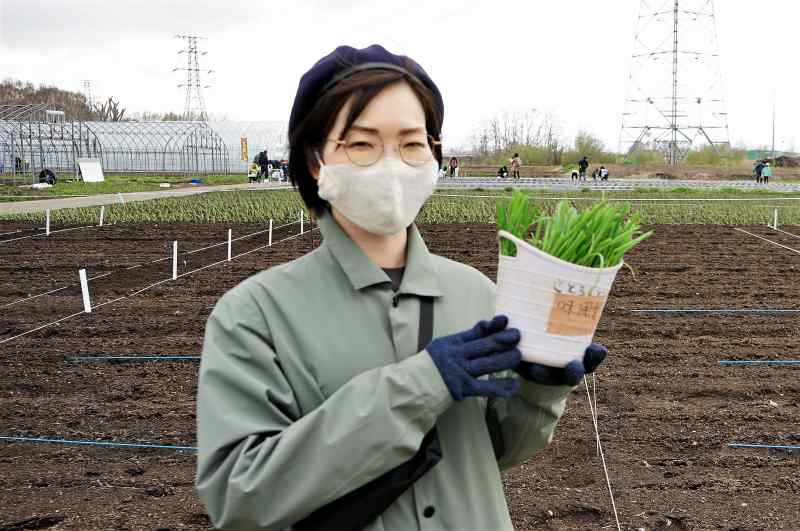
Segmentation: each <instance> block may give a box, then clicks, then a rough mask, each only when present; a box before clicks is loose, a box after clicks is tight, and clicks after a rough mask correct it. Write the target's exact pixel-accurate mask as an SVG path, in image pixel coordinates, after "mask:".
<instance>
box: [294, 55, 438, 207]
mask: <svg viewBox="0 0 800 531" xmlns="http://www.w3.org/2000/svg"><path fill="white" fill-rule="evenodd" d="M401 82H406V83H408V85H409V86H410V87H411V90H412V91H414V94H416V96H417V98H418V99H419V102H420V104H421V105H422V109H423V111H424V112H425V128H426V130H427V132H428V134H429V135H431V136H433V137H434V138H435V139H437V140H439V139H440V137H441V132H442V115H441V112H439V110H438V107H437V105H436V99H435V97H434V95H433V92H431V90H430V89H429V88H428V87H426V86H425V85H423V84H422V82H421V81H419V79H417V78H416V76H414V75H412V74H410V73H405V74H404V73H401V72H397V71H394V70H378V69H376V70H365V71H363V72H359V73H357V74H353V75H352V76H350V77H348V78H346V79H344V80H342V81H341V82H339V83H338V84H337V85H334V86H333V88H331V89H330V90H329V91H327V92H326V93H325V94H324V95H323V96H322V97H321V98H320V99H319V101H318V102H317V104H316V105H315V106H314V108H313V110H312V111H311V112H310V113H309V114H308V116H306V117H305V119H303V121H302V122H300V123H299V124H298V125H297V127H296V128H295V129H294V130H293V131H289V180H290V181H291V183H292V185H294V187H295V188H297V190H298V191H299V192H300V197H302V198H303V202H305V204H306V206H308V208H309V209H311V210H312V211H314V212H315V213H316V214H321V213H322V212H323V211H324V210H325V209H326V208H327V207H328V202H327V201H325V200H324V199H322V198H321V197H320V196H319V194H318V188H317V181H316V180H315V179H314V176H313V175H311V169H312V168H314V169H319V163H318V162H317V159H316V158H315V156H314V152H315V150H319V149H320V148H321V147H322V145H323V144H324V142H325V139H326V138H327V136H328V135H329V134H330V131H331V129H333V126H334V124H335V123H336V117H337V116H338V115H339V111H341V110H342V108H343V107H344V106H345V104H346V103H347V102H348V101H349V100H350V99H351V98H352V102H353V103H352V106H351V107H350V111H349V113H348V115H347V118H346V119H345V124H344V129H343V130H342V134H341V136H340V138H341V137H344V135H345V134H347V132H348V131H349V130H350V128H351V127H352V125H353V123H354V122H355V121H356V119H358V117H359V116H360V115H361V113H362V112H364V109H365V108H366V107H367V105H368V104H369V102H370V101H372V99H373V98H375V96H377V95H378V94H379V93H380V92H381V91H382V90H383V89H385V88H387V87H389V86H391V85H394V84H395V83H401ZM433 154H434V157H435V158H436V160H437V161H438V162H439V164H440V165H441V163H442V148H441V145H439V144H436V145H435V146H433Z"/></svg>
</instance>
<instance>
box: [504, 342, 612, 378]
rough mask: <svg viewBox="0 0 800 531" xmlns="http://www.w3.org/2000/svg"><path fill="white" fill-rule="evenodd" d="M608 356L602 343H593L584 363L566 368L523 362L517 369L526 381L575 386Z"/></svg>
mask: <svg viewBox="0 0 800 531" xmlns="http://www.w3.org/2000/svg"><path fill="white" fill-rule="evenodd" d="M606 356H608V349H606V347H604V346H603V345H601V344H600V343H592V344H591V345H589V347H588V348H587V349H586V352H584V354H583V363H581V362H580V361H578V360H574V361H571V362H569V364H568V365H567V366H566V367H548V366H546V365H540V364H539V363H529V362H527V361H522V362H520V364H519V366H518V367H517V373H519V375H520V376H522V377H523V378H525V379H526V380H530V381H532V382H536V383H540V384H543V385H569V386H575V385H578V383H579V382H580V381H581V380H582V379H583V375H584V374H591V373H593V372H594V371H595V369H597V367H599V366H600V364H601V363H603V360H604V359H606Z"/></svg>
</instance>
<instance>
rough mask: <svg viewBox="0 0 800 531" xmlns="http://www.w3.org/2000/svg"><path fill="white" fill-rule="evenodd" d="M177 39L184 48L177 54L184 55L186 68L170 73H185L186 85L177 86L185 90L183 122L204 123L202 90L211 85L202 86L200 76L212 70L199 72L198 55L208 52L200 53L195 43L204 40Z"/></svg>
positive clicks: (175, 69)
mask: <svg viewBox="0 0 800 531" xmlns="http://www.w3.org/2000/svg"><path fill="white" fill-rule="evenodd" d="M175 37H176V38H178V39H183V40H184V42H185V45H186V47H185V48H184V49H182V50H181V51H179V52H178V55H180V54H183V53H185V54H186V67H185V68H182V67H178V68H174V69H173V70H172V71H173V72H177V71H179V70H180V71H185V72H186V83H181V84H180V85H178V87H179V88H185V89H186V101H185V104H184V110H183V119H184V120H199V121H206V120H207V119H208V115H207V114H206V104H205V101H204V100H203V89H204V88H209V87H210V86H211V85H203V82H202V81H201V78H200V74H210V73H211V72H213V70H201V69H200V63H199V61H198V55H206V54H207V53H208V52H200V51H199V50H198V47H197V42H198V41H199V40H202V39H204V37H198V36H196V35H175Z"/></svg>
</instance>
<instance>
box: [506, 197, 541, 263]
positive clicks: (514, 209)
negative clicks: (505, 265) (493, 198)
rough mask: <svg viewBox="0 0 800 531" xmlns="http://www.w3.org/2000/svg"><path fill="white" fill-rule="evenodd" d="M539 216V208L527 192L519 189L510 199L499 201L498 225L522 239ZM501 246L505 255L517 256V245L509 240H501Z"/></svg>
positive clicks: (526, 235)
mask: <svg viewBox="0 0 800 531" xmlns="http://www.w3.org/2000/svg"><path fill="white" fill-rule="evenodd" d="M538 216H539V209H538V208H537V207H536V205H535V204H534V203H533V202H532V201H530V200H529V199H528V195H527V194H526V193H525V192H522V191H520V190H517V191H516V192H514V195H513V196H512V198H511V199H510V200H503V201H498V203H497V226H498V227H500V228H502V229H503V230H505V231H506V232H510V233H511V234H513V235H514V236H516V237H517V238H520V239H522V240H524V239H526V238H527V237H528V232H529V231H530V228H531V225H533V222H534V220H535V219H536V218H537V217H538ZM500 246H501V248H502V252H503V254H504V255H505V256H517V246H516V245H514V243H513V242H510V241H508V240H505V239H504V240H501V241H500Z"/></svg>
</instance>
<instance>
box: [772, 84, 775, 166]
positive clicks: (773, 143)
mask: <svg viewBox="0 0 800 531" xmlns="http://www.w3.org/2000/svg"><path fill="white" fill-rule="evenodd" d="M772 166H773V168H774V167H775V91H774V90H773V91H772Z"/></svg>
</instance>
